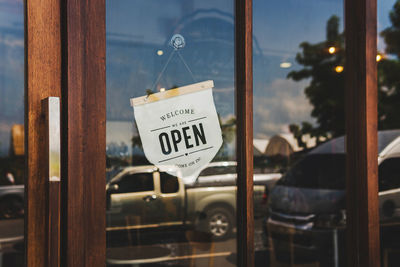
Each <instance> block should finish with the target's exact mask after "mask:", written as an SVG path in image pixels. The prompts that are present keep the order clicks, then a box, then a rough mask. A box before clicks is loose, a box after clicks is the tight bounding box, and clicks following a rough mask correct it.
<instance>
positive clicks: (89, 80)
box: [62, 0, 106, 267]
mask: <svg viewBox="0 0 400 267" xmlns="http://www.w3.org/2000/svg"><path fill="white" fill-rule="evenodd" d="M62 10H63V14H62V17H63V20H62V21H63V22H62V23H63V24H62V29H63V36H62V37H63V40H64V42H63V74H64V75H65V76H64V77H63V88H62V90H63V95H62V97H63V101H64V102H63V103H64V104H63V108H62V111H63V121H64V125H63V133H64V134H63V137H62V140H63V148H64V149H63V151H64V152H63V163H64V167H63V169H62V176H63V177H64V178H66V179H63V180H62V194H63V196H62V201H63V203H64V204H63V205H64V206H63V209H64V211H65V212H64V213H63V215H62V216H63V217H62V223H63V225H62V228H63V230H64V232H63V235H62V251H63V254H62V262H63V264H64V266H68V267H77V266H79V267H84V266H91V267H92V266H96V267H97V266H105V252H106V234H105V226H106V225H105V210H106V193H105V168H106V162H105V159H106V157H105V147H106V143H105V141H106V136H105V135H106V129H105V120H106V83H105V77H106V76H105V75H106V73H105V45H106V42H105V38H106V33H105V1H104V0H93V1H83V0H68V1H65V2H64V3H63V8H62Z"/></svg>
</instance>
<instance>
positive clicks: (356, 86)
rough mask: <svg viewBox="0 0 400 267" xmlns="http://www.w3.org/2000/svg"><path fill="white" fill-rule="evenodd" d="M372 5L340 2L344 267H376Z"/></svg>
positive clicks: (371, 1) (372, 1)
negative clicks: (343, 60) (344, 159)
mask: <svg viewBox="0 0 400 267" xmlns="http://www.w3.org/2000/svg"><path fill="white" fill-rule="evenodd" d="M376 16H377V12H376V0H347V1H345V23H346V25H345V29H346V66H345V71H346V102H347V103H346V134H347V142H346V143H347V183H346V198H347V201H346V202H347V214H348V215H347V246H348V249H347V257H348V266H352V267H353V266H354V267H357V266H360V267H361V266H362V267H368V266H370V267H379V266H380V256H379V254H380V249H379V202H378V175H377V173H378V161H377V157H378V148H377V70H376V68H377V67H376V53H377V24H376Z"/></svg>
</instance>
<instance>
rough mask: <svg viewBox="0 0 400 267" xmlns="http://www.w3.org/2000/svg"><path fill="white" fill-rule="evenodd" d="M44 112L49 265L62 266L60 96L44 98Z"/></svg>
mask: <svg viewBox="0 0 400 267" xmlns="http://www.w3.org/2000/svg"><path fill="white" fill-rule="evenodd" d="M42 113H43V114H44V118H45V121H44V124H45V133H44V138H45V147H44V151H43V156H44V157H45V160H44V162H43V163H45V164H46V165H45V167H46V173H47V175H46V177H44V178H45V179H46V181H47V183H48V187H47V190H48V194H47V202H48V206H47V207H48V210H47V212H46V214H47V216H46V217H47V222H48V228H47V231H48V232H47V235H48V236H47V240H48V241H47V242H48V254H47V261H48V266H60V253H59V252H60V236H61V235H60V204H61V203H60V202H61V197H60V191H61V190H60V177H61V174H60V173H61V169H60V164H61V161H60V158H61V137H60V124H61V123H60V119H61V116H60V98H59V97H48V98H46V99H43V100H42Z"/></svg>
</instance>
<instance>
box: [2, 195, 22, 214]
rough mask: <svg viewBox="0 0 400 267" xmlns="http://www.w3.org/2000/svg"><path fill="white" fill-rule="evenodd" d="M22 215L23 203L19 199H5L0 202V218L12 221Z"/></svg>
mask: <svg viewBox="0 0 400 267" xmlns="http://www.w3.org/2000/svg"><path fill="white" fill-rule="evenodd" d="M23 215H24V203H23V201H22V200H21V199H19V198H14V197H13V198H6V199H4V200H2V201H1V202H0V218H2V219H14V218H20V217H22V216H23Z"/></svg>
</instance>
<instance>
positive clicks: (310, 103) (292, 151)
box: [254, 0, 400, 266]
mask: <svg viewBox="0 0 400 267" xmlns="http://www.w3.org/2000/svg"><path fill="white" fill-rule="evenodd" d="M270 4H271V5H273V6H274V7H275V8H273V9H272V10H274V14H272V15H271V16H267V17H268V18H269V20H268V21H269V22H270V23H269V24H270V25H278V26H276V27H275V28H272V27H271V28H269V27H268V26H265V25H268V23H266V21H267V19H265V18H264V17H265V16H261V15H257V14H258V12H261V11H260V10H262V6H263V4H262V3H261V1H260V2H257V1H256V2H255V7H256V9H255V11H254V13H255V14H254V21H255V22H254V29H255V37H254V38H255V39H254V40H255V45H256V46H255V51H256V52H255V55H254V56H255V57H254V73H255V77H254V90H255V95H256V94H257V98H256V99H255V105H254V108H255V110H254V114H255V118H254V122H255V124H254V131H255V135H256V137H257V138H258V140H260V139H264V140H266V142H268V143H267V145H266V146H265V150H264V153H263V150H261V154H264V155H265V157H266V158H267V159H268V160H264V161H261V162H265V163H267V162H268V164H269V166H270V167H272V168H275V169H279V170H281V171H282V172H284V174H283V176H282V178H281V179H280V180H279V181H278V182H277V183H276V186H275V187H274V188H273V189H272V191H271V192H269V198H268V214H267V216H265V218H264V220H263V222H262V225H263V232H262V233H258V232H256V236H255V240H256V244H255V245H256V265H257V264H259V266H264V265H263V264H264V263H263V262H262V261H261V260H262V259H263V260H266V261H268V262H269V263H270V266H281V264H282V263H283V264H284V263H286V264H287V263H289V264H297V265H296V266H310V264H311V265H313V264H314V265H318V266H345V264H346V251H345V247H346V244H345V226H346V211H345V208H346V205H345V151H344V140H345V139H344V137H343V135H344V119H345V114H344V101H345V99H344V75H345V72H346V69H345V68H344V39H343V36H344V35H343V29H342V26H341V25H342V17H343V15H342V14H343V6H342V4H341V2H338V1H329V2H328V1H318V0H316V1H312V3H311V2H310V3H301V4H297V3H292V2H290V1H284V2H281V3H274V2H273V3H270ZM308 4H310V5H311V4H312V5H313V7H310V6H309V5H308ZM399 7H400V2H399V1H395V0H393V1H378V25H379V26H378V31H379V33H380V35H379V37H378V51H377V57H376V60H377V62H378V83H379V85H378V86H379V87H378V89H379V90H378V94H379V99H378V101H379V106H378V114H379V115H378V116H379V117H378V123H379V133H378V151H379V156H378V157H377V161H378V164H379V177H378V179H379V206H380V222H381V224H380V226H381V252H382V253H381V255H382V263H383V264H384V265H385V266H398V264H399V262H400V258H399V257H398V252H399V247H398V245H397V244H398V240H399V237H400V236H399V234H400V231H399V229H400V228H399V227H398V226H399V225H400V224H399V220H398V218H399V216H398V214H397V209H398V207H397V206H398V205H397V204H396V203H397V202H398V201H397V195H398V192H397V191H398V186H399V184H398V182H397V180H398V179H397V178H398V175H397V168H398V167H397V166H398V164H397V163H398V159H399V155H400V154H398V152H399V151H400V150H399V149H400V148H398V142H399V140H400V139H399V138H400V137H399V136H400V132H399V130H398V129H400V124H399V123H400V121H399V120H398V119H397V118H398V116H397V113H398V112H399V107H400V105H399V103H397V100H396V99H397V90H398V79H399V78H398V74H397V73H398V68H397V64H398V57H399V53H398V51H400V50H399V48H398V42H397V41H396V40H397V39H398V38H397V37H398V31H399V28H398V25H397V23H396V22H397V19H398V17H400V12H399V10H400V8H399ZM283 11H285V12H286V13H287V14H292V13H293V16H289V17H290V19H288V20H287V21H283V16H282V17H280V16H279V14H280V12H283ZM294 12H295V14H294ZM309 14H313V15H312V16H309ZM287 17H288V16H285V18H287ZM271 22H272V23H271ZM321 25H325V27H321ZM265 27H267V29H265ZM282 33H283V34H282ZM271 36H273V38H272V39H271ZM288 38H290V40H288ZM263 39H265V40H267V39H268V40H270V42H269V43H267V42H263V41H262V40H263ZM285 39H286V42H283V40H285ZM259 40H261V41H259ZM263 43H265V44H263ZM296 45H297V46H298V47H299V48H296V47H295V46H296ZM257 51H259V52H257ZM260 55H265V57H267V58H269V62H270V64H269V65H267V64H266V63H263V62H262V60H261V58H262V57H261V56H260ZM264 73H268V74H267V75H265V74H264ZM263 75H264V76H263ZM261 101H262V102H263V104H264V105H263V107H264V108H259V107H258V106H259V103H261ZM257 102H259V103H257ZM294 103H296V104H294ZM257 157H259V154H255V159H257ZM255 162H256V161H255ZM258 236H262V240H263V241H264V243H263V245H264V247H263V246H261V245H259V244H258V243H257V240H258V239H257V238H258ZM257 248H258V250H257ZM257 259H258V261H257ZM264 262H265V261H264Z"/></svg>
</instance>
